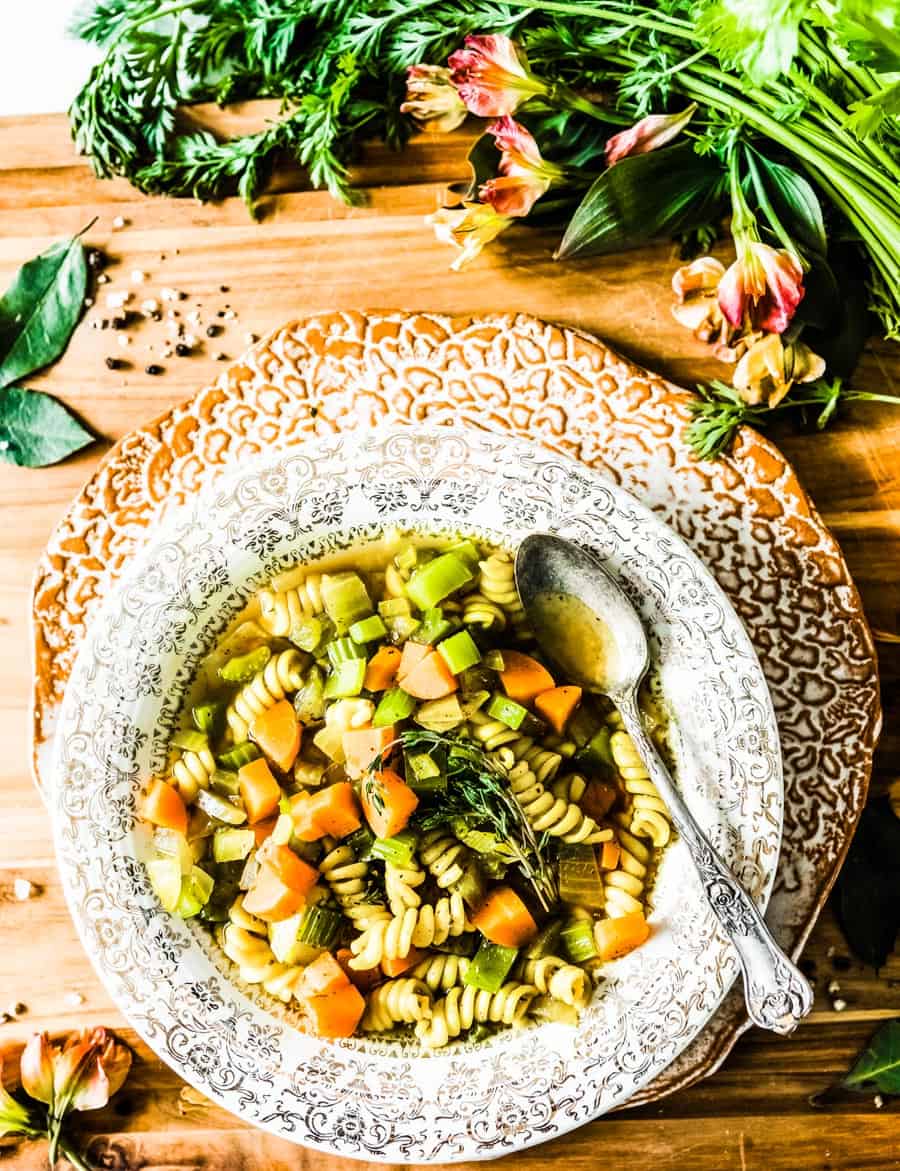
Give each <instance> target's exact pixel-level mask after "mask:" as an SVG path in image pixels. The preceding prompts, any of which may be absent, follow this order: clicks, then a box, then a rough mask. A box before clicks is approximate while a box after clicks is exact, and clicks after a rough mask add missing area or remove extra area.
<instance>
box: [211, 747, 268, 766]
mask: <svg viewBox="0 0 900 1171" xmlns="http://www.w3.org/2000/svg"><path fill="white" fill-rule="evenodd" d="M259 754H260V753H259V749H258V748H257V747H256V745H255V744H254V743H253V742H252V740H242V741H241V743H240V744H235V746H234V747H233V748H228V749H226V751H225V752H220V753H219V755H218V756H217V757H216V760H218V762H219V764H221V765H222V766H223V767H224V768H229V769H233V768H241V767H242V766H243V765H245V764H249V763H250V761H251V760H256V758H257V757H258V756H259Z"/></svg>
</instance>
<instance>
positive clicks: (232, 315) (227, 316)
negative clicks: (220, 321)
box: [222, 309, 237, 321]
mask: <svg viewBox="0 0 900 1171" xmlns="http://www.w3.org/2000/svg"><path fill="white" fill-rule="evenodd" d="M222 316H223V317H224V318H225V320H226V321H232V320H233V319H234V318H235V317H237V314H236V313H235V311H234V310H233V309H226V310H225V312H224V313H223V314H222Z"/></svg>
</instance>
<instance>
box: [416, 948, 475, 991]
mask: <svg viewBox="0 0 900 1171" xmlns="http://www.w3.org/2000/svg"><path fill="white" fill-rule="evenodd" d="M468 970H469V960H468V959H467V958H466V957H465V956H456V955H444V954H442V953H440V952H439V953H437V954H436V955H432V956H428V957H427V958H426V959H424V960H420V961H419V963H417V964H416V966H415V967H414V968H413V970H412V974H413V976H415V977H416V979H417V980H424V982H425V983H426V984H427V985H428V987H429V988H430V989H431V991H432V992H438V991H440V992H448V991H449V990H450V989H451V988H454V987H455V986H456V985H457V984H462V982H463V980H464V979H465V975H466V972H468Z"/></svg>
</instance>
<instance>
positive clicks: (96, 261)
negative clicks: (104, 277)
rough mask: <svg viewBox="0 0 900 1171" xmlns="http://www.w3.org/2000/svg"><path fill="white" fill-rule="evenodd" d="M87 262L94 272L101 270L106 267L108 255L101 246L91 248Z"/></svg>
mask: <svg viewBox="0 0 900 1171" xmlns="http://www.w3.org/2000/svg"><path fill="white" fill-rule="evenodd" d="M87 263H88V268H89V269H91V271H92V272H100V271H101V270H102V269H104V268H106V256H105V255H104V253H102V252H101V251H100V249H99V248H91V249H89V250H88V254H87Z"/></svg>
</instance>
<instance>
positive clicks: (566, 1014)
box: [528, 996, 579, 1025]
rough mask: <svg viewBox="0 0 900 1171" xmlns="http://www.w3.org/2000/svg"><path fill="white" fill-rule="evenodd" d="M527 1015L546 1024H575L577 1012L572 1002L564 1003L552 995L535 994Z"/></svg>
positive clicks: (576, 1022)
mask: <svg viewBox="0 0 900 1171" xmlns="http://www.w3.org/2000/svg"><path fill="white" fill-rule="evenodd" d="M528 1015H529V1016H530V1017H534V1019H535V1020H536V1021H545V1022H546V1023H548V1024H550V1023H559V1024H563V1025H577V1024H578V1015H579V1014H578V1009H577V1008H576V1007H575V1005H574V1004H565V1003H564V1002H563V1001H562V1000H556V999H554V997H552V996H537V997H535V999H534V1000H532V1002H531V1007H530V1008H529V1010H528Z"/></svg>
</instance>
